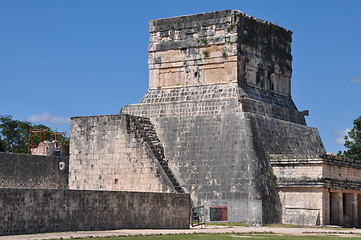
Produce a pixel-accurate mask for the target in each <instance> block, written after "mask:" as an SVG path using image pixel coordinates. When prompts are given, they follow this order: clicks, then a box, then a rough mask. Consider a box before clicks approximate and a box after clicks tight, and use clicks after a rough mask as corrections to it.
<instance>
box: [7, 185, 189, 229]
mask: <svg viewBox="0 0 361 240" xmlns="http://www.w3.org/2000/svg"><path fill="white" fill-rule="evenodd" d="M189 205H190V201H189V195H187V194H167V193H146V192H111V191H86V190H81V191H78V190H50V189H6V188H2V189H0V206H1V208H0V222H1V224H0V235H8V234H24V233H40V232H60V231H81V230H106V229H120V228H189V223H190V222H189V219H190V215H189Z"/></svg>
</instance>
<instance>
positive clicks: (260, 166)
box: [121, 10, 325, 224]
mask: <svg viewBox="0 0 361 240" xmlns="http://www.w3.org/2000/svg"><path fill="white" fill-rule="evenodd" d="M149 28H150V44H149V71H150V74H149V78H150V79H149V89H148V91H147V93H146V94H145V96H144V97H143V99H142V100H141V102H140V103H139V104H131V105H127V106H125V107H123V108H122V109H121V113H123V114H131V115H135V116H142V117H147V118H150V120H151V122H152V123H153V124H154V126H155V129H156V132H157V135H158V137H159V139H160V141H161V142H162V143H163V147H164V153H165V159H166V160H167V161H168V165H169V167H170V168H171V169H172V171H173V172H174V175H177V176H178V177H179V181H180V182H183V183H184V184H185V188H186V192H190V193H191V197H192V202H193V204H194V205H199V206H200V205H202V206H205V208H206V215H207V221H211V220H212V218H213V217H212V216H211V214H212V213H211V209H212V208H214V207H223V208H227V209H228V212H227V217H226V218H227V221H231V222H244V223H248V224H266V223H272V222H280V221H281V205H280V200H279V197H278V193H277V191H276V188H275V182H274V180H273V177H272V176H273V172H272V168H271V165H270V162H269V158H268V156H269V154H293V153H294V154H316V155H317V154H323V153H325V150H324V147H323V144H322V141H321V139H320V137H319V134H318V132H317V130H316V129H314V128H311V127H308V126H306V122H305V119H304V115H305V114H304V113H303V112H299V111H298V109H297V108H296V106H295V104H294V103H293V100H292V98H291V91H290V89H291V87H290V86H291V74H292V67H291V64H292V56H291V41H292V38H291V36H292V33H291V31H288V30H286V29H284V28H282V27H279V26H276V25H274V24H271V23H268V22H266V21H262V20H258V19H255V18H253V17H250V16H248V15H246V14H244V13H242V12H240V11H236V10H226V11H219V12H210V13H203V14H196V15H190V16H182V17H175V18H167V19H160V20H153V21H151V22H150V27H149ZM223 219H225V218H223ZM213 220H214V219H213Z"/></svg>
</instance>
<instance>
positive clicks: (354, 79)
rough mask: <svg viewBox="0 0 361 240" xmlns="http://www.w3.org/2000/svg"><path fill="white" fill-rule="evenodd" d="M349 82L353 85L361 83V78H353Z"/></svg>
mask: <svg viewBox="0 0 361 240" xmlns="http://www.w3.org/2000/svg"><path fill="white" fill-rule="evenodd" d="M349 81H350V82H352V83H361V76H358V77H354V78H351V79H350V80H349Z"/></svg>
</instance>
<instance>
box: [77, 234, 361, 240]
mask: <svg viewBox="0 0 361 240" xmlns="http://www.w3.org/2000/svg"><path fill="white" fill-rule="evenodd" d="M83 239H87V240H146V239H150V240H166V239H167V240H168V239H169V240H195V239H197V240H230V239H232V240H236V239H240V240H241V239H242V240H251V239H252V240H272V239H273V240H299V239H300V240H339V239H344V240H345V239H346V240H347V239H352V240H361V236H360V237H351V236H350V238H349V237H347V236H345V237H340V236H334V235H331V234H330V235H327V236H285V235H280V234H272V233H265V234H259V233H258V234H256V233H253V234H236V233H235V234H231V233H225V234H182V235H157V236H136V237H112V238H83Z"/></svg>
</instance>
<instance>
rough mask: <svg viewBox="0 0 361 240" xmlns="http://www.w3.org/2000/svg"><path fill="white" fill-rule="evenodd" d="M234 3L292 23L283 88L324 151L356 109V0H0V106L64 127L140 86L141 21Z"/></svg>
mask: <svg viewBox="0 0 361 240" xmlns="http://www.w3.org/2000/svg"><path fill="white" fill-rule="evenodd" d="M225 9H236V10H240V11H243V12H245V13H247V14H249V15H251V16H254V17H257V18H259V19H263V20H267V21H270V22H272V23H275V24H278V25H280V26H282V27H284V28H286V29H289V30H291V31H293V43H292V54H293V76H292V96H293V100H294V101H295V103H296V105H297V107H298V109H299V110H310V116H309V117H306V120H307V124H308V125H309V126H312V127H316V128H317V129H318V130H319V132H320V135H321V138H322V140H323V143H324V145H325V147H326V150H327V151H328V152H337V151H339V150H343V143H342V139H343V135H344V134H345V131H347V129H350V128H352V126H353V124H352V121H353V120H354V119H355V118H357V117H359V116H361V66H360V65H361V61H360V56H361V44H360V43H361V17H360V10H361V1H358V0H353V1H352V0H342V1H332V0H328V1H321V0H319V1H316V0H303V1H291V0H272V1H269V0H264V1H261V0H235V1H227V0H223V1H219V0H217V1H213V0H207V1H194V0H193V1H188V0H182V1H169V0H167V1H157V0H153V1H120V0H118V1H115V0H61V1H60V0H51V1H50V0H32V1H29V0H0V83H1V85H0V86H1V88H0V89H1V95H0V115H12V116H13V117H14V118H15V119H19V120H29V121H33V122H34V123H43V124H45V125H48V126H50V127H52V128H54V129H55V128H57V129H58V130H59V131H69V125H70V124H69V117H71V116H86V115H103V114H117V113H118V112H119V109H120V108H121V107H122V106H124V105H126V104H131V103H137V102H139V100H140V99H141V98H142V96H143V95H144V93H145V92H146V90H147V87H148V68H147V54H148V53H147V48H148V41H149V34H148V21H149V20H152V19H158V18H166V17H174V16H180V15H188V14H195V13H201V12H208V11H217V10H225Z"/></svg>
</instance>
